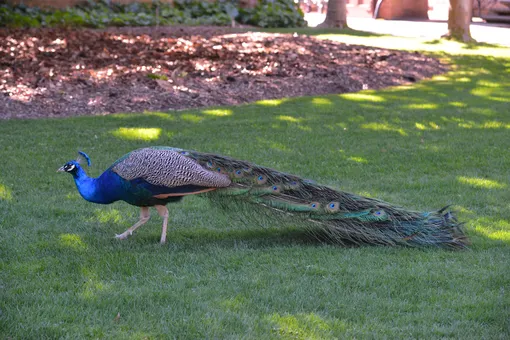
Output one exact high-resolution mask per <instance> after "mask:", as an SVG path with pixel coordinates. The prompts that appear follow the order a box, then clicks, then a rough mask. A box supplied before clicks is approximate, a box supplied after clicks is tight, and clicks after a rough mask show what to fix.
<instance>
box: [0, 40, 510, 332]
mask: <svg viewBox="0 0 510 340" xmlns="http://www.w3.org/2000/svg"><path fill="white" fill-rule="evenodd" d="M308 32H309V31H308ZM325 33H327V32H325ZM321 37H327V38H330V39H335V40H339V41H346V42H350V43H353V42H355V43H358V44H369V45H376V46H381V47H389V48H408V49H416V50H425V51H428V52H427V53H432V54H434V55H437V56H439V57H441V58H444V59H445V60H447V61H449V62H450V63H452V65H453V67H452V70H451V71H450V72H449V73H447V74H445V75H442V76H437V77H435V78H433V79H431V80H427V81H424V82H420V83H417V84H413V85H410V86H403V87H395V88H390V89H385V90H382V91H364V92H360V93H352V94H343V95H330V96H322V97H305V98H294V99H282V100H267V101H260V102H257V103H254V104H250V105H243V106H238V107H220V108H208V109H202V110H189V111H174V112H145V113H140V114H118V115H110V116H99V117H80V118H68V119H47V120H11V121H0V145H1V148H0V158H1V162H0V258H1V262H0V288H1V290H0V294H1V296H0V338H2V339H6V338H13V339H30V338H33V339H43V338H69V339H78V338H107V339H127V338H130V339H145V338H148V339H157V338H167V337H175V338H189V339H197V338H220V339H224V338H254V339H266V338H289V339H312V338H317V339H328V338H390V339H393V338H450V337H451V338H465V339H481V338H485V339H498V338H499V339H503V338H508V336H509V326H510V325H509V321H508V315H509V312H510V307H509V306H510V304H509V298H508V287H509V284H510V271H509V266H508V263H510V195H509V191H510V190H509V187H510V177H509V171H510V152H509V150H510V112H509V108H510V95H509V94H510V49H505V48H499V47H494V46H482V47H478V46H466V45H462V44H457V43H450V42H447V43H444V42H438V41H432V42H430V41H429V42H424V41H420V40H417V39H404V38H394V37H388V36H382V37H377V36H371V35H353V34H336V35H334V34H331V33H328V34H325V35H322V36H321ZM149 145H170V146H177V147H181V148H188V149H195V150H199V151H208V152H217V153H221V154H225V155H229V156H233V157H237V158H241V159H246V160H250V161H253V162H256V163H259V164H261V165H265V166H269V167H273V168H277V169H279V170H282V171H286V172H290V173H294V174H299V175H301V176H303V177H307V178H312V179H314V180H316V181H318V182H321V183H323V184H327V185H330V186H332V187H335V188H339V189H342V190H345V191H350V192H355V193H358V194H363V195H367V196H370V197H378V198H381V199H384V200H386V201H390V202H392V203H395V204H399V205H403V206H406V207H409V208H412V209H419V210H430V209H437V208H440V207H442V206H444V205H446V204H452V205H453V207H454V208H455V209H456V210H457V211H458V212H459V218H460V219H461V220H462V221H465V229H466V232H467V233H468V235H469V237H470V239H471V241H472V245H471V247H470V249H469V250H465V251H447V250H441V249H434V248H432V249H430V248H429V249H410V248H401V247H394V248H385V247H368V246H365V247H352V248H344V247H340V246H336V245H333V244H324V243H320V242H318V241H315V240H314V239H313V238H310V237H308V235H307V234H306V233H305V232H304V231H302V230H300V229H299V228H296V227H293V226H287V227H282V228H278V227H277V226H276V225H272V224H270V223H266V224H265V225H261V224H260V223H257V221H256V219H254V220H253V221H244V223H241V221H239V220H236V219H235V211H233V212H230V213H225V212H223V211H221V210H218V209H215V208H213V207H212V206H210V205H209V204H208V202H207V200H206V199H204V198H200V197H189V198H187V199H185V200H184V201H183V202H182V203H181V204H178V205H173V206H171V205H169V208H170V213H171V219H172V222H171V225H172V226H171V228H170V231H169V235H168V243H167V244H166V245H164V246H161V245H160V244H159V243H158V240H159V236H160V228H161V222H160V219H159V217H157V215H156V214H155V213H154V212H153V219H152V220H151V221H150V222H149V223H148V224H147V225H146V226H144V227H142V228H141V229H139V231H138V232H137V233H136V234H135V235H134V236H133V237H132V238H130V239H128V240H126V241H118V240H116V239H114V238H113V236H114V235H115V233H120V232H122V231H124V230H125V229H126V228H127V227H128V226H130V225H131V224H132V223H133V222H135V221H136V220H137V217H138V213H139V210H138V209H137V208H135V207H132V206H129V205H127V204H125V203H121V202H118V203H115V204H112V205H109V206H100V205H94V204H92V203H88V202H85V201H84V200H83V199H82V198H81V197H80V196H79V195H78V193H77V191H76V188H75V187H74V183H73V182H72V180H71V178H70V176H69V175H67V174H57V173H56V172H55V171H56V169H57V168H58V167H60V166H61V165H63V164H64V163H65V162H66V161H68V160H70V159H73V158H75V156H76V151H77V150H78V149H80V150H83V151H86V152H87V153H88V154H89V155H90V156H91V158H92V167H91V168H90V170H89V174H90V175H93V176H97V175H99V174H100V173H101V171H102V170H104V169H105V168H106V167H108V166H109V165H110V164H111V163H112V162H113V161H114V160H115V159H117V158H118V157H119V156H121V155H123V154H124V153H126V152H128V151H130V150H132V149H135V148H139V147H144V146H149Z"/></svg>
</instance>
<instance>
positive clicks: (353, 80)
mask: <svg viewBox="0 0 510 340" xmlns="http://www.w3.org/2000/svg"><path fill="white" fill-rule="evenodd" d="M447 69H448V66H447V65H444V64H441V63H440V62H439V61H438V60H436V59H434V58H430V57H427V56H424V55H422V54H419V53H410V52H403V51H394V50H386V49H380V48H371V47H365V46H356V45H346V44H342V43H338V42H333V41H328V40H320V39H316V38H314V37H308V36H304V35H297V34H270V33H255V32H248V31H247V30H246V29H231V28H218V27H161V28H114V29H107V30H61V29H60V30H56V29H38V30H7V29H1V30H0V119H2V118H3V119H8V118H39V117H63V116H73V115H96V114H109V113H115V112H143V111H144V110H158V111H168V110H177V109H186V108H195V107H205V106H213V105H214V106H215V105H233V104H241V103H248V102H253V101H256V100H261V99H275V98H283V97H295V96H304V95H322V94H331V93H346V92H354V91H360V90H362V89H380V88H383V87H387V86H392V85H400V84H406V83H410V82H415V81H418V80H420V79H424V78H429V77H431V76H433V75H436V74H440V73H443V72H445V71H447Z"/></svg>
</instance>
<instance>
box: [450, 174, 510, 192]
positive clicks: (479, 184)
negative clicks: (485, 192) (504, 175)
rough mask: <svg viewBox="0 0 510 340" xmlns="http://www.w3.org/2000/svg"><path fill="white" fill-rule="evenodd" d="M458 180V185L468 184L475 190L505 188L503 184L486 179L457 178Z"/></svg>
mask: <svg viewBox="0 0 510 340" xmlns="http://www.w3.org/2000/svg"><path fill="white" fill-rule="evenodd" d="M458 180H459V182H460V183H463V184H468V185H470V186H473V187H475V188H484V189H504V188H506V187H507V185H506V184H505V183H500V182H498V181H495V180H492V179H487V178H478V177H466V176H459V177H458Z"/></svg>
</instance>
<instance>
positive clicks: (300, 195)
mask: <svg viewBox="0 0 510 340" xmlns="http://www.w3.org/2000/svg"><path fill="white" fill-rule="evenodd" d="M110 169H111V170H112V171H114V172H115V173H118V174H119V175H120V176H122V177H123V178H125V179H128V180H131V179H135V178H139V177H143V178H144V179H145V180H147V181H148V182H150V183H151V185H155V186H166V187H169V186H172V187H186V186H189V185H195V186H198V189H196V190H195V191H194V192H192V193H201V194H202V195H206V196H207V197H208V198H210V199H211V200H212V201H213V202H216V203H218V204H219V205H220V206H222V207H224V208H226V209H229V210H232V209H238V208H239V207H241V208H240V209H239V210H238V211H237V210H236V211H235V212H234V213H235V214H241V213H243V214H248V215H250V214H253V213H254V210H256V209H257V208H266V209H265V210H266V211H267V212H268V213H271V214H274V216H275V217H276V219H275V223H276V222H278V217H279V216H281V217H285V218H287V219H289V218H290V219H291V220H292V221H293V223H298V224H299V225H304V226H306V227H307V228H308V230H310V231H311V232H312V233H314V232H319V231H320V232H321V234H322V235H326V236H327V237H328V238H329V239H330V240H331V241H334V242H336V243H339V244H377V245H407V246H439V247H445V248H463V247H465V245H466V244H467V238H466V236H465V234H464V232H463V230H462V225H461V223H458V221H457V219H456V218H455V216H454V214H453V213H452V212H451V211H450V210H449V209H448V207H445V208H443V209H440V210H438V211H432V212H419V211H412V210H407V209H404V208H402V207H399V206H395V205H392V204H389V203H387V202H384V201H381V200H378V199H373V198H368V197H363V196H359V195H355V194H352V193H348V192H343V191H339V190H335V189H332V188H329V187H327V186H324V185H320V184H316V183H314V182H313V181H310V180H307V179H303V178H300V177H298V176H295V175H290V174H286V173H283V172H279V171H277V170H273V169H270V168H266V167H262V166H259V165H256V164H252V163H250V162H246V161H241V160H236V159H233V158H230V157H226V156H220V155H216V154H209V153H201V152H197V151H190V150H182V149H178V148H171V147H152V148H145V149H139V150H135V151H133V152H131V153H130V154H127V155H126V156H124V157H123V158H121V159H119V160H118V161H117V162H115V163H114V164H113V165H112V166H111V167H110ZM201 188H207V189H201Z"/></svg>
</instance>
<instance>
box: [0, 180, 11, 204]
mask: <svg viewBox="0 0 510 340" xmlns="http://www.w3.org/2000/svg"><path fill="white" fill-rule="evenodd" d="M0 200H6V201H10V200H12V191H11V189H9V188H8V187H7V186H5V185H3V184H0Z"/></svg>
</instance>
